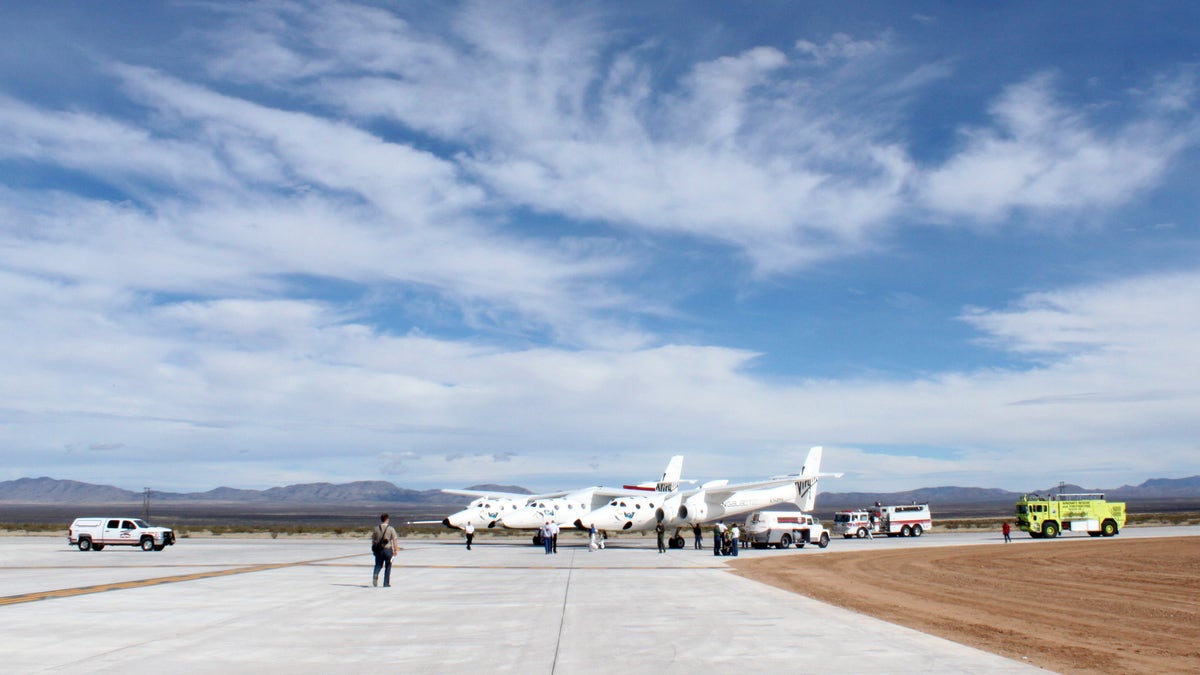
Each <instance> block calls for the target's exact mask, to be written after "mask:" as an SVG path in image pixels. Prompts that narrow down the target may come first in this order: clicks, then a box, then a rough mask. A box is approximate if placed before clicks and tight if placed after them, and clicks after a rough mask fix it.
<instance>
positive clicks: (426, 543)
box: [0, 528, 1200, 673]
mask: <svg viewBox="0 0 1200 675" xmlns="http://www.w3.org/2000/svg"><path fill="white" fill-rule="evenodd" d="M1180 534H1200V528H1141V529H1127V530H1126V531H1125V532H1123V533H1122V534H1121V535H1120V536H1121V537H1122V538H1131V537H1140V536H1179V535H1180ZM996 536H997V535H994V534H932V535H926V536H925V537H922V538H920V539H904V540H899V539H891V540H888V539H877V540H875V541H865V540H864V541H860V540H841V539H838V540H835V541H834V542H833V543H832V544H831V545H830V547H829V548H828V549H825V550H819V549H815V548H813V547H809V548H806V549H804V550H795V549H790V550H786V551H775V550H767V551H756V550H748V551H744V552H743V556H746V557H756V556H777V555H836V554H837V553H838V552H840V551H848V550H862V549H863V548H864V547H872V548H883V547H891V546H905V547H923V546H944V545H970V544H978V543H992V542H994V541H995V540H996ZM1018 541H1022V540H1021V539H1018ZM402 546H403V548H404V550H403V551H401V552H400V554H399V555H398V556H397V558H396V562H395V567H394V569H393V578H392V588H373V587H371V585H370V581H371V555H370V552H369V550H368V549H369V543H368V542H367V541H365V540H363V541H359V540H346V539H309V540H305V539H282V538H281V539H277V540H271V539H226V538H224V537H222V538H211V539H184V540H181V541H180V542H179V543H178V544H176V545H175V546H173V547H170V548H168V549H166V550H165V551H162V552H143V551H141V550H139V549H135V548H123V547H108V548H106V549H105V550H104V551H99V552H88V553H84V552H80V551H78V550H75V549H74V548H71V547H69V546H68V545H67V543H66V540H65V536H64V537H62V538H55V539H51V538H46V537H6V538H0V625H2V626H3V634H4V639H3V641H2V646H0V653H2V654H0V655H2V662H3V663H4V666H5V670H6V671H9V672H23V673H24V672H56V671H65V670H72V671H76V670H80V669H82V670H86V671H88V672H116V671H120V672H123V673H129V672H135V673H136V672H161V671H162V670H163V669H164V668H166V669H169V670H171V671H179V672H189V673H191V672H222V673H242V672H250V671H258V672H276V671H282V670H285V669H286V670H287V671H289V672H292V673H296V672H299V673H317V672H321V673H329V672H361V671H362V670H363V669H364V668H368V667H371V666H372V664H377V665H378V666H379V667H381V668H384V669H386V670H388V671H396V672H438V673H467V672H484V671H486V672H515V671H520V672H523V673H593V672H594V673H602V672H604V673H608V672H616V671H625V672H634V673H641V672H655V673H663V672H666V673H677V672H712V671H713V670H715V669H718V668H731V669H732V668H745V667H752V668H753V670H754V671H762V670H767V669H774V668H801V669H803V670H806V671H815V672H836V673H846V672H855V673H862V672H887V673H907V672H911V673H917V672H921V673H929V672H933V673H972V672H973V673H996V672H1014V673H1016V672H1028V671H1032V670H1033V669H1032V668H1031V667H1029V666H1027V665H1025V664H1022V663H1020V662H1016V661H1011V660H1008V659H1004V658H1001V657H998V656H994V655H992V654H988V653H985V652H981V651H978V650H975V649H971V648H968V647H965V646H962V645H958V644H956V643H953V642H949V641H946V640H943V639H940V638H936V637H932V636H929V635H925V634H923V633H919V632H916V631H912V630H909V629H906V628H902V627H899V626H895V625H893V624H889V623H885V622H882V621H878V620H875V619H872V618H869V617H866V616H863V615H860V614H855V613H853V612H849V611H846V610H842V609H838V608H835V607H832V606H829V605H825V604H822V603H819V602H817V601H814V600H811V599H808V598H805V597H802V596H798V595H795V594H792V593H788V592H786V591H782V590H779V589H775V588H771V587H769V586H766V585H763V584H759V583H757V582H753V581H749V580H747V579H743V578H741V577H738V576H736V575H734V574H732V573H730V572H729V571H728V570H727V568H726V567H725V561H726V560H727V559H725V558H718V557H714V556H713V555H712V552H711V550H705V551H694V550H692V549H690V548H689V549H684V550H677V551H670V552H668V553H666V554H658V553H657V552H656V551H655V550H654V547H653V542H652V540H651V539H648V538H647V539H641V538H633V539H626V540H620V541H617V542H614V545H613V546H610V547H609V548H608V550H605V551H601V552H596V553H590V552H589V551H588V550H587V548H586V547H585V546H583V545H582V542H581V540H578V539H575V538H574V537H573V535H572V536H567V537H564V538H563V543H562V544H561V545H560V547H559V553H558V554H557V555H550V556H547V555H544V554H543V553H542V551H541V549H540V548H535V547H532V546H529V545H528V544H522V543H518V542H517V541H514V540H512V539H494V540H493V539H489V538H488V537H486V536H484V537H481V538H480V539H479V540H478V543H477V544H476V546H475V550H473V551H466V550H465V549H464V548H463V546H462V544H461V543H460V542H457V541H447V540H440V541H439V540H403V541H402ZM1043 672H1044V671H1043Z"/></svg>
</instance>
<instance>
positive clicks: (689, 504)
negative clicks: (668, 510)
mask: <svg viewBox="0 0 1200 675" xmlns="http://www.w3.org/2000/svg"><path fill="white" fill-rule="evenodd" d="M678 513H679V520H680V522H684V523H702V522H704V521H706V520H708V504H707V503H706V502H705V501H704V499H703V498H699V499H697V498H695V497H693V498H691V499H689V500H687V501H686V502H684V503H683V504H680V506H679V511H678Z"/></svg>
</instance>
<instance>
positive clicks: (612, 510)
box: [589, 506, 623, 528]
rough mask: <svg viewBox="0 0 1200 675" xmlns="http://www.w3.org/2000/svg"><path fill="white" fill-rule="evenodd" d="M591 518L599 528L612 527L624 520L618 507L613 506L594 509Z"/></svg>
mask: <svg viewBox="0 0 1200 675" xmlns="http://www.w3.org/2000/svg"><path fill="white" fill-rule="evenodd" d="M589 519H590V520H591V521H592V522H593V523H595V524H596V527H599V528H605V527H612V526H614V525H618V524H620V523H621V521H622V520H623V519H622V518H621V514H620V512H619V511H618V509H617V508H616V507H613V506H601V507H600V508H598V509H596V510H595V511H592V515H591V517H590V518H589Z"/></svg>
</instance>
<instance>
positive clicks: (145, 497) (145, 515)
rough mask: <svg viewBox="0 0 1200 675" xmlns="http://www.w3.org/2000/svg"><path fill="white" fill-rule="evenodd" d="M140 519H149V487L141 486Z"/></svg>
mask: <svg viewBox="0 0 1200 675" xmlns="http://www.w3.org/2000/svg"><path fill="white" fill-rule="evenodd" d="M142 520H150V488H142Z"/></svg>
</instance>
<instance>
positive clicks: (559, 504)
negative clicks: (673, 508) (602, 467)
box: [500, 455, 683, 543]
mask: <svg viewBox="0 0 1200 675" xmlns="http://www.w3.org/2000/svg"><path fill="white" fill-rule="evenodd" d="M682 472H683V455H675V456H674V457H672V458H671V461H670V462H668V463H667V469H666V471H663V475H662V478H661V479H659V480H658V481H657V482H655V481H651V482H646V483H638V484H637V485H626V486H624V487H623V488H620V489H617V488H605V487H601V486H596V487H589V488H583V489H582V490H575V491H574V492H570V493H567V494H564V495H562V496H558V497H554V496H550V497H546V496H543V497H542V498H539V499H534V500H530V501H529V502H528V503H527V504H526V505H525V506H524V507H521V508H517V509H506V510H505V511H504V512H503V513H502V514H501V516H500V524H501V525H503V526H504V527H507V528H509V529H514V530H536V529H538V528H540V527H542V525H544V524H545V523H546V522H547V521H553V522H555V523H558V524H559V525H570V524H572V523H574V522H575V521H577V520H580V519H586V518H587V516H588V514H590V513H591V512H592V511H595V510H596V509H598V508H600V507H602V506H604V505H605V504H607V503H608V501H609V500H610V499H612V498H613V497H621V496H627V495H636V494H642V493H646V492H663V493H666V492H673V491H675V490H678V489H679V483H680V480H679V476H680V474H681V473H682ZM534 539H535V540H538V541H540V538H539V537H537V536H535V537H534ZM538 541H535V543H538Z"/></svg>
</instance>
